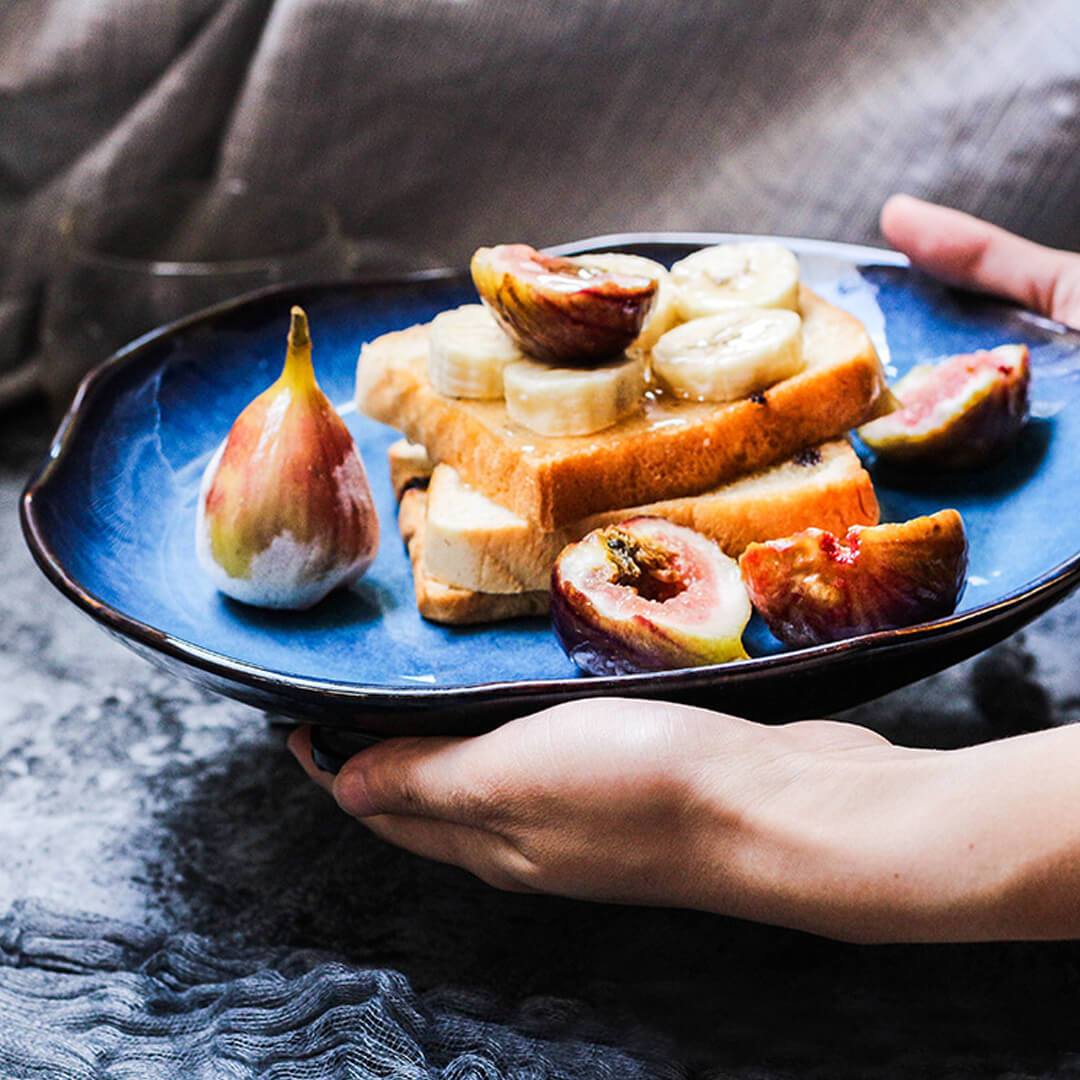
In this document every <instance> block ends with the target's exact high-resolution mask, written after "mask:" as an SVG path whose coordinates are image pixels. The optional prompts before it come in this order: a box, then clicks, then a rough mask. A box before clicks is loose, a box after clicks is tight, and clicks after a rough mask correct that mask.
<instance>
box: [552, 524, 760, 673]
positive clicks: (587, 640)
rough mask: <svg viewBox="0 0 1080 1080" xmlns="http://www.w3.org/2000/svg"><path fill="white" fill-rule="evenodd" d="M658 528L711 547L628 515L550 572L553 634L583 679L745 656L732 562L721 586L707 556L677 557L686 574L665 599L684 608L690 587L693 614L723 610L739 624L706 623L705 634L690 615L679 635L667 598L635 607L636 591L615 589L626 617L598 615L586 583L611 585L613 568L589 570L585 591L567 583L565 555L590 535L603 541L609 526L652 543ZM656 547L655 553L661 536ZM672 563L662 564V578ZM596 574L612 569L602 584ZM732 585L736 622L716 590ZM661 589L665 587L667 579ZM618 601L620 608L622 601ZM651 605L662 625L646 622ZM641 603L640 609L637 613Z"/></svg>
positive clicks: (720, 556)
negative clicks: (644, 527)
mask: <svg viewBox="0 0 1080 1080" xmlns="http://www.w3.org/2000/svg"><path fill="white" fill-rule="evenodd" d="M639 523H640V524H644V523H648V525H649V527H650V530H651V535H647V536H645V535H643V533H642V532H641V531H640V530H638V531H635V528H636V526H638V525H639ZM658 526H659V528H660V529H669V530H672V531H673V533H674V534H675V535H676V537H677V536H678V534H679V533H687V534H690V535H691V536H694V537H695V538H696V541H697V542H698V543H705V544H711V543H712V542H711V541H708V540H706V539H705V538H704V537H702V536H700V535H699V534H696V533H692V532H691V530H689V529H685V528H683V527H682V526H677V525H671V524H670V523H668V522H661V521H660V519H657V518H645V517H642V518H632V519H630V520H629V521H626V522H623V523H621V524H620V525H617V526H607V527H606V528H603V529H596V530H594V531H593V532H592V533H590V534H589V536H587V537H585V538H584V539H583V540H581V541H578V542H577V543H575V544H570V545H568V547H567V548H566V549H565V550H564V551H563V553H562V555H560V557H559V558H558V559H557V560H556V562H555V566H554V568H553V569H552V575H551V618H552V625H553V628H554V631H555V636H556V637H557V638H558V640H559V644H560V645H562V647H563V649H564V651H565V652H566V654H567V656H569V657H570V659H571V660H573V662H574V663H575V664H576V665H577V666H578V667H579V668H581V670H582V671H585V672H587V673H588V674H590V675H632V674H635V673H638V672H646V671H668V670H671V669H673V668H682V667H695V666H700V665H702V664H715V663H726V662H727V661H729V660H734V659H743V658H745V656H746V653H745V651H744V650H743V648H742V644H741V641H740V635H741V632H742V629H743V628H744V627H745V625H746V621H747V620H748V618H749V615H750V608H749V604H748V602H747V600H746V597H745V595H744V594H743V590H742V587H741V585H740V584H739V581H738V579H737V577H736V576H734V575H735V566H734V563H731V572H732V575H733V577H732V579H731V581H728V582H725V581H724V578H723V572H722V571H718V570H717V568H716V565H715V562H716V560H715V559H714V560H713V562H712V563H710V561H709V560H708V558H702V556H701V554H700V552H697V553H691V552H689V551H688V550H687V549H686V548H683V549H682V554H681V558H682V559H683V560H686V559H687V558H690V559H691V564H690V565H689V566H688V565H687V564H686V562H685V561H684V563H683V564H682V566H681V567H680V569H679V573H680V574H684V573H686V572H687V571H688V573H686V576H684V577H682V578H681V579H680V580H679V581H678V582H677V583H676V585H675V590H676V591H675V592H674V594H673V595H672V596H671V597H669V599H672V600H679V602H680V603H685V597H686V596H688V595H690V590H695V591H696V592H697V594H698V595H697V596H696V597H695V599H694V603H695V608H694V609H692V610H698V611H704V613H706V614H711V613H712V612H713V611H715V610H717V609H719V610H721V611H723V612H725V617H732V618H734V619H735V620H736V621H737V623H738V625H737V626H736V625H732V626H723V627H722V628H718V627H716V626H713V627H712V628H711V630H710V629H709V628H707V627H705V628H703V627H702V626H700V625H696V624H695V622H694V620H693V619H692V618H691V619H688V620H686V625H685V630H684V631H683V630H681V629H680V627H679V625H678V622H679V620H678V617H677V616H675V617H674V618H673V616H672V608H671V607H668V605H667V602H666V601H663V600H661V599H660V597H653V604H652V605H648V604H646V605H642V604H641V596H642V595H643V594H639V593H638V592H637V591H636V589H633V588H628V587H626V586H620V587H621V588H624V589H625V595H626V598H627V601H628V602H629V603H628V607H627V610H626V612H625V614H624V615H622V616H621V617H613V616H611V615H610V614H609V615H605V614H604V613H603V612H601V611H600V610H598V608H597V606H596V605H595V604H594V602H593V599H592V598H591V597H590V595H589V592H588V588H589V585H590V584H591V585H592V586H593V587H594V588H602V587H605V586H611V585H614V584H616V583H615V581H614V578H615V570H614V565H613V564H605V563H602V562H601V563H598V564H593V565H592V566H590V567H589V573H588V575H587V577H588V581H587V582H585V583H583V584H584V587H581V586H579V584H578V583H577V582H575V581H574V580H571V576H570V574H569V573H568V572H567V563H568V560H567V559H566V558H565V556H566V555H567V554H568V553H569V552H571V551H574V550H577V549H581V548H582V547H583V546H584V545H587V544H588V543H590V542H591V541H592V540H593V539H594V538H595V537H597V536H604V535H605V534H607V533H609V532H611V531H612V530H615V529H617V530H625V531H626V532H629V533H631V535H634V536H635V537H636V538H638V539H641V538H644V539H646V540H648V541H651V542H652V543H657V537H656V531H657V527H658ZM659 545H660V547H661V550H662V548H663V539H662V538H661V539H660V540H659ZM716 556H717V558H718V560H719V561H720V562H723V561H728V562H730V560H728V558H727V556H725V555H723V554H722V553H720V551H719V549H716ZM639 565H641V564H640V563H639ZM673 565H674V564H673V563H669V564H668V567H667V568H666V571H667V572H668V573H670V568H671V567H672V566H673ZM599 569H604V570H605V571H606V570H607V569H611V576H610V577H608V578H607V579H605V580H603V582H602V583H601V580H600V578H598V577H594V573H595V572H596V571H597V570H599ZM665 580H666V581H668V579H665ZM732 582H733V583H734V586H735V587H736V589H737V590H738V594H739V598H740V601H741V603H742V604H743V605H744V608H743V611H742V614H741V621H738V602H736V604H734V605H732V604H731V603H730V601H725V600H724V599H723V596H722V594H721V590H723V589H726V588H729V587H730V585H731V584H732ZM668 584H669V587H670V582H669V581H668ZM680 598H682V599H680ZM609 600H610V597H609ZM635 602H636V603H635ZM618 603H619V604H621V603H622V600H621V598H620V600H619V601H618ZM656 604H658V605H659V609H660V610H664V611H666V612H667V622H666V624H665V623H663V622H659V621H656V620H654V619H653V618H650V617H649V613H648V610H647V609H648V607H649V606H654V607H655V605H656ZM633 606H637V607H638V610H637V611H633V610H630V608H631V607H633ZM643 606H644V607H645V609H646V610H641V608H642V607H643ZM703 631H704V632H703Z"/></svg>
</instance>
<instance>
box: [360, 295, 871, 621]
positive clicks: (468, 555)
mask: <svg viewBox="0 0 1080 1080" xmlns="http://www.w3.org/2000/svg"><path fill="white" fill-rule="evenodd" d="M798 311H799V314H800V315H801V317H802V325H801V335H802V342H801V344H802V355H803V358H804V360H805V366H804V367H803V369H802V370H801V371H799V372H798V373H797V374H795V375H792V376H790V377H788V378H785V379H782V380H781V381H779V382H776V383H774V384H773V385H771V386H769V387H768V388H767V389H765V390H763V391H761V392H758V393H754V394H752V395H750V396H748V397H745V398H741V399H739V400H734V401H727V402H715V401H694V400H683V399H680V398H677V397H675V396H673V395H671V394H665V393H663V392H662V391H657V390H652V389H650V391H649V392H647V393H646V394H645V399H644V402H643V406H642V408H641V409H640V410H639V411H637V412H636V413H634V414H633V415H631V416H629V417H627V418H626V419H623V420H621V421H619V422H618V423H616V424H615V425H613V426H610V427H608V428H607V429H605V430H603V431H598V432H595V433H593V434H590V435H568V436H548V435H539V434H536V433H535V432H533V431H530V430H528V429H527V428H524V427H522V426H520V425H519V424H516V423H515V422H514V421H512V420H511V419H510V417H509V415H508V413H507V408H506V403H505V401H503V400H471V399H462V398H452V397H448V396H445V395H443V394H441V393H439V392H438V391H437V390H436V389H435V388H434V387H433V385H432V383H431V381H430V379H429V378H428V347H429V346H428V337H429V326H428V325H417V326H413V327H410V328H408V329H406V330H401V331H397V332H394V333H389V334H386V335H383V336H382V337H380V338H378V339H376V340H375V341H372V342H370V343H368V344H366V345H364V347H363V349H362V350H361V353H360V359H359V364H358V370H357V406H358V408H359V410H360V411H361V412H362V413H364V414H366V415H368V416H370V417H372V418H374V419H376V420H379V421H381V422H382V423H385V424H388V425H390V426H391V427H394V428H395V429H397V430H398V431H400V432H401V433H402V435H403V436H404V438H403V439H402V440H401V441H400V442H397V443H395V444H394V445H393V446H392V447H391V449H390V469H391V475H392V479H393V483H394V489H395V491H396V493H397V495H398V497H399V500H400V508H399V525H400V529H401V533H402V536H403V537H404V539H405V542H406V543H407V545H408V548H409V553H410V558H411V562H412V568H413V575H414V582H415V589H416V601H417V605H418V607H419V610H420V613H421V614H422V615H423V616H424V617H425V618H428V619H431V620H434V621H436V622H440V623H449V624H468V623H484V622H493V621H496V620H500V619H508V618H513V617H517V616H523V615H541V614H543V613H545V612H546V611H547V609H548V583H549V580H550V576H551V569H552V565H553V564H554V562H555V559H556V557H557V556H558V554H559V552H560V551H561V550H562V548H563V547H564V546H565V545H566V544H568V543H571V542H572V541H575V540H578V539H580V538H581V537H582V536H584V535H585V534H586V533H588V532H589V531H590V530H592V529H594V528H596V527H598V526H601V525H606V524H610V523H613V522H617V521H620V520H623V519H625V518H629V517H633V516H638V515H653V516H658V517H663V518H666V519H668V520H670V521H672V522H675V523H676V524H680V525H686V526H689V527H691V528H693V529H695V530H697V531H699V532H701V533H703V534H705V535H706V536H708V537H710V538H711V539H713V540H714V541H716V543H717V544H719V546H720V547H721V548H722V549H723V550H724V551H725V552H726V553H727V554H729V555H731V556H733V557H735V556H738V555H739V554H740V553H741V552H742V551H743V549H744V548H745V547H746V546H747V545H748V544H750V543H752V542H754V541H762V540H770V539H776V538H779V537H783V536H787V535H790V534H791V533H793V532H797V531H799V530H801V529H805V528H808V527H811V526H815V527H818V528H822V529H828V530H831V531H834V532H839V533H842V532H844V531H845V530H846V529H847V528H848V527H849V526H851V525H856V524H861V525H874V524H877V522H878V505H877V500H876V498H875V496H874V490H873V486H872V484H871V481H870V477H869V475H868V474H867V472H866V471H865V470H864V469H863V467H862V465H861V464H860V462H859V459H858V457H857V456H856V455H855V453H854V451H853V450H852V448H851V446H850V444H849V443H848V442H847V439H846V433H847V432H848V431H849V430H850V429H852V428H854V427H857V426H858V425H860V424H862V423H864V422H866V421H868V420H870V419H873V418H875V417H876V416H878V415H880V414H881V413H882V412H883V411H887V409H888V407H889V406H888V402H889V394H888V391H887V389H886V384H885V378H884V373H883V371H882V368H881V365H880V362H879V360H878V357H877V354H876V352H875V350H874V347H873V344H872V342H871V340H870V337H869V335H868V334H867V332H866V330H865V328H864V327H863V326H862V324H861V323H860V322H859V321H858V320H857V319H855V318H853V317H852V316H851V315H849V314H847V313H846V312H844V311H842V310H840V309H839V308H837V307H835V306H834V305H832V304H830V303H829V302H827V301H826V300H825V299H823V298H822V297H821V296H819V295H817V294H816V293H814V292H813V291H812V290H810V289H808V288H807V287H805V286H800V287H799V294H798Z"/></svg>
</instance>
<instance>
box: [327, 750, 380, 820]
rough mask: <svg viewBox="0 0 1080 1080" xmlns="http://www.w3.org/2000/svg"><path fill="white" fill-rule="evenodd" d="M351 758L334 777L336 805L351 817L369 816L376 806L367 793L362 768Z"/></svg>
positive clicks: (376, 811) (372, 813)
mask: <svg viewBox="0 0 1080 1080" xmlns="http://www.w3.org/2000/svg"><path fill="white" fill-rule="evenodd" d="M356 760H357V759H356V758H353V759H352V761H350V762H349V763H348V764H347V765H346V766H345V768H344V769H342V770H341V772H339V773H338V774H337V776H336V777H335V778H334V798H335V799H336V800H337V804H338V806H340V807H341V809H342V810H344V811H345V812H346V813H347V814H352V815H353V817H371V816H372V815H374V814H377V813H378V812H379V811H378V808H377V807H376V806H375V803H374V802H373V801H372V799H371V795H370V794H369V793H368V786H367V782H366V781H365V779H364V770H363V769H362V768H360V767H359V766H358V765H357V764H356Z"/></svg>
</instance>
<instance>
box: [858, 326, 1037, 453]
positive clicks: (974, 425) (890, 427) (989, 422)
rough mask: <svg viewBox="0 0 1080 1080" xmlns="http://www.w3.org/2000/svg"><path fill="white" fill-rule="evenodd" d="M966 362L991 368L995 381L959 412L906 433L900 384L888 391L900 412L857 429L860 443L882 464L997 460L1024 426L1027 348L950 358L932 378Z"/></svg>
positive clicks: (1028, 371)
mask: <svg viewBox="0 0 1080 1080" xmlns="http://www.w3.org/2000/svg"><path fill="white" fill-rule="evenodd" d="M964 361H968V362H970V363H971V364H972V366H973V371H972V374H974V372H975V371H976V370H979V369H985V368H986V367H987V366H988V365H996V366H997V372H998V377H997V378H996V379H995V380H994V381H993V383H992V384H991V385H990V386H989V387H987V388H986V390H985V391H984V392H983V393H982V394H981V395H979V396H978V397H976V398H975V399H974V400H973V401H971V402H969V403H968V404H967V405H966V406H965V407H964V408H963V409H962V410H961V411H960V412H958V413H956V414H954V415H953V416H951V417H949V418H948V420H947V421H946V422H945V423H944V424H941V425H939V426H938V427H937V428H936V429H933V430H931V431H928V432H919V431H917V430H905V427H904V411H905V407H906V406H907V401H906V400H905V393H904V380H903V379H901V381H900V382H899V383H897V385H896V386H895V387H894V388H893V390H894V392H895V393H896V396H897V397H898V398H899V403H900V408H899V409H898V410H897V411H896V412H894V413H892V414H890V415H889V416H886V417H884V418H883V419H881V420H876V421H874V422H872V423H871V424H868V425H866V426H865V427H864V428H862V429H860V431H859V435H860V437H861V438H862V440H863V441H864V442H865V443H866V444H867V446H869V447H870V448H871V449H872V450H874V452H875V453H876V454H877V455H878V457H880V458H881V459H882V460H885V461H896V462H904V463H911V464H925V465H932V466H934V467H936V468H946V469H967V468H972V467H975V466H978V465H983V464H986V463H988V462H992V461H994V460H996V459H998V458H1000V457H1002V456H1003V455H1004V454H1005V453H1006V452H1007V451H1008V450H1009V448H1010V447H1011V446H1012V445H1013V444H1014V443H1015V442H1016V439H1017V437H1018V436H1019V434H1020V431H1021V429H1022V428H1023V426H1024V424H1025V423H1026V422H1027V418H1028V411H1029V388H1030V383H1031V364H1030V359H1029V355H1028V349H1027V346H1026V345H1004V346H999V347H998V348H996V349H992V350H989V351H983V352H979V353H973V354H970V355H962V356H954V357H950V358H949V360H946V361H944V362H943V363H941V364H940V365H938V368H937V371H936V372H935V375H937V374H939V373H940V375H941V377H942V378H946V379H947V378H948V377H949V375H950V374H955V370H956V365H958V364H960V363H962V362H964Z"/></svg>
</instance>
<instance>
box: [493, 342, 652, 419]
mask: <svg viewBox="0 0 1080 1080" xmlns="http://www.w3.org/2000/svg"><path fill="white" fill-rule="evenodd" d="M503 388H504V392H505V395H506V411H507V413H508V415H509V416H510V419H511V420H513V421H514V422H515V423H517V424H521V426H522V427H526V428H528V429H529V430H530V431H535V432H536V433H537V434H539V435H591V434H593V432H596V431H603V430H604V428H609V427H611V426H612V425H614V424H617V423H618V422H619V421H620V420H622V419H623V418H624V417H626V416H629V415H630V414H631V413H633V412H635V411H636V410H637V409H639V408H640V407H641V403H642V396H643V395H644V393H645V361H644V359H643V358H642V356H641V355H640V354H633V355H627V356H621V357H618V358H617V359H615V360H609V361H607V362H606V363H603V364H599V365H597V366H596V367H588V368H585V367H582V368H572V367H556V366H554V365H552V364H545V363H543V362H542V361H538V360H518V361H515V362H514V363H512V364H507V366H506V368H505V369H504V371H503Z"/></svg>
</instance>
